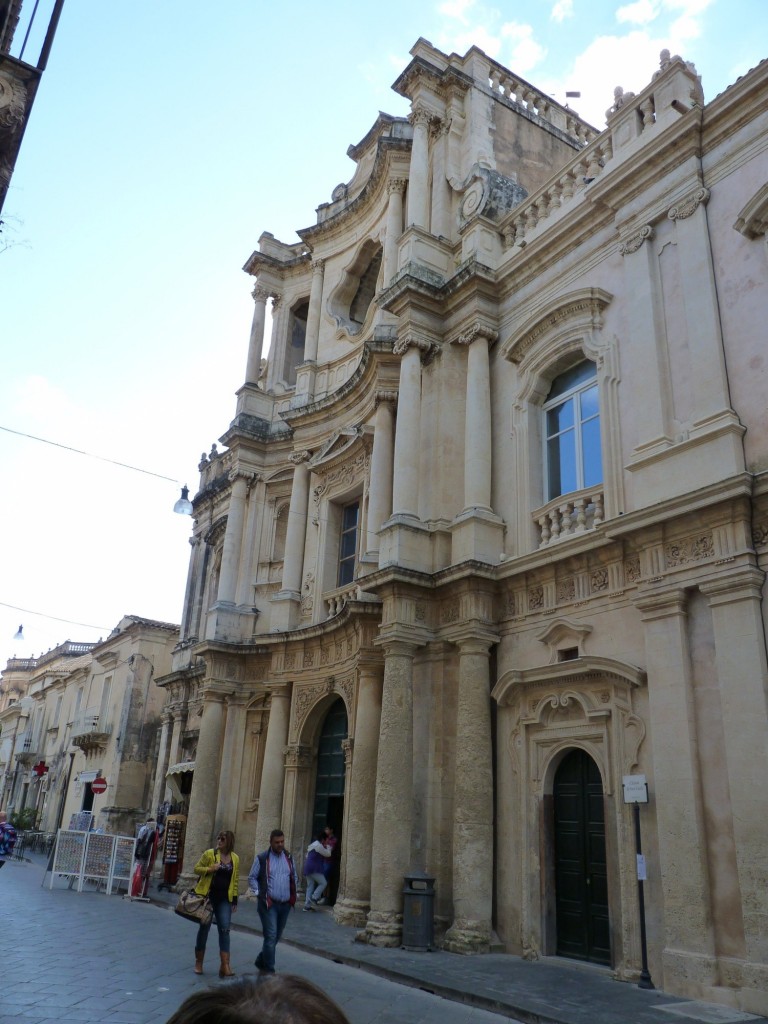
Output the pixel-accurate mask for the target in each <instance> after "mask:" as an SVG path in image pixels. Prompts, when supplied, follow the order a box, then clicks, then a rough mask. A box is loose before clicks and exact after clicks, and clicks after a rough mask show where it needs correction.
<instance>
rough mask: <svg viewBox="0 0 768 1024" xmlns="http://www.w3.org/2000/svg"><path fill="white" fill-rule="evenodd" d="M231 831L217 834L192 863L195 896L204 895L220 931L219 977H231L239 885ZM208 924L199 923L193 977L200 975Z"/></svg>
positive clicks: (237, 860) (238, 867) (236, 859)
mask: <svg viewBox="0 0 768 1024" xmlns="http://www.w3.org/2000/svg"><path fill="white" fill-rule="evenodd" d="M234 845H235V835H234V833H233V832H219V834H218V836H217V837H216V848H215V849H214V850H206V851H205V853H204V854H203V855H202V857H201V858H200V860H199V861H198V862H197V864H195V874H196V875H200V881H199V882H198V883H197V885H196V886H195V892H196V893H197V894H198V896H207V897H208V898H209V900H210V901H211V904H212V906H213V916H214V917H215V918H216V927H217V928H218V929H219V954H220V956H221V967H220V968H219V977H220V978H232V977H234V971H233V970H232V969H231V968H230V966H229V926H230V922H231V920H232V915H233V914H234V912H235V911H236V910H237V889H238V885H239V882H240V858H239V857H238V856H237V854H236V853H235V851H234V849H233V848H234ZM210 930H211V926H210V924H205V925H203V924H201V925H200V927H199V929H198V932H197V941H196V942H195V974H202V973H203V957H204V956H205V944H206V942H207V941H208V932H209V931H210Z"/></svg>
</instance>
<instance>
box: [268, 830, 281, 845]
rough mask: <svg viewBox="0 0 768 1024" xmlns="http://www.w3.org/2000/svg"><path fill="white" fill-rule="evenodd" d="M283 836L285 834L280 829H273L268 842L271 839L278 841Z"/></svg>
mask: <svg viewBox="0 0 768 1024" xmlns="http://www.w3.org/2000/svg"><path fill="white" fill-rule="evenodd" d="M284 835H285V832H283V830H282V829H281V828H273V829H272V831H271V832H270V833H269V841H270V843H271V842H272V840H273V839H279V838H280V836H284Z"/></svg>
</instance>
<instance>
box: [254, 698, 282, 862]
mask: <svg viewBox="0 0 768 1024" xmlns="http://www.w3.org/2000/svg"><path fill="white" fill-rule="evenodd" d="M290 713H291V686H290V684H288V685H287V686H275V687H273V689H272V702H271V705H270V709H269V723H268V725H267V741H266V743H265V745H264V767H263V768H262V771H261V788H260V790H259V812H258V816H257V819H256V851H257V852H258V851H259V850H265V849H266V848H267V846H268V845H269V833H270V832H271V831H272V829H274V828H281V827H283V828H284V826H283V823H282V821H281V818H282V815H283V791H284V789H285V745H286V743H287V742H288V722H289V718H290Z"/></svg>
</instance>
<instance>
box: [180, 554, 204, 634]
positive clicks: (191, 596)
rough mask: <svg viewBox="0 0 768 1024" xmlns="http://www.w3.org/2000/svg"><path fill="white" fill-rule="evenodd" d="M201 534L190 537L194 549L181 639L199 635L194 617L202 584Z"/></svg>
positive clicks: (188, 574)
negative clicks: (197, 596)
mask: <svg viewBox="0 0 768 1024" xmlns="http://www.w3.org/2000/svg"><path fill="white" fill-rule="evenodd" d="M201 541H202V538H201V536H200V534H198V535H197V536H195V537H190V538H189V546H190V547H191V548H192V551H191V553H190V556H189V571H188V573H187V589H186V591H185V593H184V617H183V619H182V629H181V636H180V638H179V639H181V640H186V639H187V638H188V637H189V636H192V635H195V636H196V635H197V633H196V632H195V630H196V628H197V625H196V623H195V619H194V611H195V604H196V595H197V592H198V589H199V588H200V586H201V575H202V574H201V571H200V570H201V566H200V560H201V551H202V547H203V545H202V544H201Z"/></svg>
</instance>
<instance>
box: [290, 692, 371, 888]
mask: <svg viewBox="0 0 768 1024" xmlns="http://www.w3.org/2000/svg"><path fill="white" fill-rule="evenodd" d="M354 693H355V691H354V684H353V676H352V674H345V675H344V676H343V677H342V676H340V677H336V676H329V677H328V678H327V679H321V680H314V681H313V682H310V683H294V687H293V706H292V708H291V723H290V727H289V730H288V744H287V746H286V748H285V790H284V793H283V822H284V823H285V824H284V825H283V828H284V830H285V844H286V847H288V848H289V849H290V850H291V852H292V853H293V856H294V858H295V861H296V870H297V871H298V872H299V875H301V868H302V863H303V857H304V851H305V850H306V848H307V846H308V845H309V843H310V836H311V832H312V816H313V808H314V782H315V769H316V767H317V745H318V739H319V736H320V730H321V728H322V724H323V721H324V720H325V716H326V714H327V712H328V709H329V708H330V707H331V705H332V704H334V703H335V702H336V701H337V700H338V698H339V697H341V699H342V700H343V701H344V707H345V708H346V711H347V739H346V740H344V741H343V743H342V749H343V750H344V766H345V776H344V816H343V821H344V822H346V821H347V820H348V819H347V803H348V800H349V790H350V779H349V777H350V772H351V769H352V746H353V740H352V736H351V730H352V728H353V723H354V720H355V719H354ZM312 838H314V837H312ZM345 845H346V844H342V856H341V865H340V872H341V873H340V878H339V898H340V897H341V895H342V893H343V891H344V877H345V860H346V857H345V855H344V846H345ZM300 861H301V863H300Z"/></svg>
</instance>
